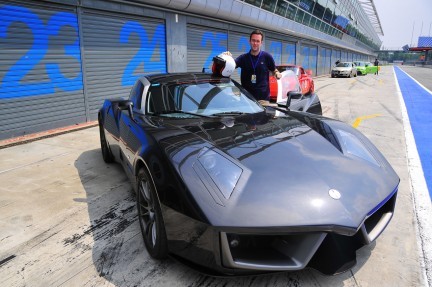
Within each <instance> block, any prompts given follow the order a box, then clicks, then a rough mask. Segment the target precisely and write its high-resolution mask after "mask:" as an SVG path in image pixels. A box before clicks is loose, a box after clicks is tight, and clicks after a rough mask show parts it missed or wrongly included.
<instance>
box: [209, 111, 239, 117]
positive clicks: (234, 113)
mask: <svg viewBox="0 0 432 287" xmlns="http://www.w3.org/2000/svg"><path fill="white" fill-rule="evenodd" d="M245 114H247V113H244V112H239V111H230V112H220V113H214V114H212V116H241V115H245Z"/></svg>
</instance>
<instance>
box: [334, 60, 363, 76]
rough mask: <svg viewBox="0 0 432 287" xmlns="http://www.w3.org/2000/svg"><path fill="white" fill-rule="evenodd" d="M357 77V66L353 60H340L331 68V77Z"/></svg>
mask: <svg viewBox="0 0 432 287" xmlns="http://www.w3.org/2000/svg"><path fill="white" fill-rule="evenodd" d="M352 76H354V77H357V68H356V65H355V64H354V63H353V62H340V63H339V64H337V65H336V66H335V67H333V68H332V70H331V77H332V78H334V77H347V78H351V77H352Z"/></svg>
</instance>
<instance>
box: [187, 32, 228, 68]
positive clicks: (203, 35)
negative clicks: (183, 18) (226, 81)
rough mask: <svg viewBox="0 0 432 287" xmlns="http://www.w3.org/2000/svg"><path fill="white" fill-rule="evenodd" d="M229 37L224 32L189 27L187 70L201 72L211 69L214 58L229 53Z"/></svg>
mask: <svg viewBox="0 0 432 287" xmlns="http://www.w3.org/2000/svg"><path fill="white" fill-rule="evenodd" d="M227 43H228V35H227V32H226V31H224V30H216V29H211V28H207V27H200V26H195V25H188V27H187V46H188V49H187V57H188V59H187V70H188V72H201V71H202V69H203V68H206V69H211V65H212V62H213V57H214V56H217V55H219V54H220V53H222V52H225V51H227V50H228V49H227V47H228V45H227Z"/></svg>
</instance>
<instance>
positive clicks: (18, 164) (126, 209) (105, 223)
mask: <svg viewBox="0 0 432 287" xmlns="http://www.w3.org/2000/svg"><path fill="white" fill-rule="evenodd" d="M403 69H404V70H405V69H406V71H407V73H409V74H410V75H413V73H414V72H418V71H417V69H420V68H416V67H414V68H413V70H412V71H408V68H406V67H403ZM419 73H420V74H421V75H423V73H424V72H419ZM431 79H432V77H429V78H426V80H428V81H431ZM396 82H397V80H396V76H395V73H394V71H393V67H383V68H382V70H381V72H380V74H379V75H378V76H375V75H367V76H362V77H360V76H359V77H356V78H351V79H345V78H335V79H332V78H330V77H319V78H316V80H315V86H316V89H317V93H318V95H320V98H321V100H322V103H323V111H324V115H325V116H328V117H331V118H336V119H338V120H341V121H343V122H346V123H347V124H351V125H353V126H354V125H355V126H356V128H357V129H358V130H360V131H361V132H362V133H364V134H365V135H366V136H367V137H368V138H369V139H370V140H371V141H372V142H373V143H374V144H375V145H376V146H377V147H378V149H379V150H381V152H382V153H383V154H384V155H385V157H386V158H387V160H388V161H389V162H390V164H391V165H392V166H393V168H394V169H395V171H396V172H397V174H398V175H399V177H400V179H401V182H400V185H399V191H398V199H397V202H396V210H395V214H394V216H393V219H392V221H391V222H390V224H389V225H388V227H387V229H386V230H385V231H384V233H383V234H382V235H381V236H380V237H379V238H378V239H377V240H376V241H375V242H373V243H372V244H371V245H370V246H366V247H364V248H361V249H360V250H359V251H358V252H357V261H358V263H357V265H356V266H355V267H353V268H352V269H350V270H349V271H347V272H345V273H342V274H339V275H336V276H324V275H322V274H320V273H319V272H317V271H315V270H311V269H305V270H302V271H296V272H282V273H277V274H269V275H265V276H246V277H235V278H219V277H209V276H206V275H204V274H201V273H198V272H196V271H195V270H193V269H190V268H189V267H187V266H184V265H183V264H181V263H178V262H177V261H175V260H173V259H168V260H165V261H157V260H153V259H151V258H150V257H149V255H148V254H147V252H146V250H145V248H144V244H143V241H142V238H141V234H140V230H139V224H138V221H137V212H136V207H135V198H134V195H133V193H132V187H131V186H130V184H129V182H128V180H127V178H126V176H125V174H124V172H123V171H122V169H121V167H120V166H119V165H117V164H110V165H108V164H105V163H104V162H103V160H102V157H101V152H100V145H99V135H98V129H97V128H96V127H91V128H87V129H83V130H79V131H74V132H70V133H65V134H62V135H58V136H54V137H49V138H44V139H41V140H37V141H32V142H28V143H25V144H20V145H14V146H11V147H8V148H3V149H0V182H2V184H1V185H0V286H170V287H175V286H432V285H431V281H430V272H431V264H430V250H431V246H432V244H431V242H430V241H428V240H430V237H428V234H427V233H428V230H430V222H429V223H428V222H427V220H426V222H425V221H424V220H423V219H422V218H421V217H422V216H423V215H424V214H426V217H428V218H431V213H427V212H429V211H428V209H427V208H428V206H427V204H426V203H424V202H423V203H424V204H425V205H424V206H421V207H420V208H419V202H418V200H419V199H418V196H417V191H418V187H417V185H418V184H419V183H420V184H421V180H423V182H425V179H424V177H422V174H420V172H418V168H419V164H416V162H415V156H412V157H411V155H410V150H411V148H410V147H409V146H410V145H409V142H410V140H409V138H408V137H409V135H410V133H409V132H410V131H409V130H407V129H406V128H405V126H404V125H405V124H406V122H407V118H408V116H407V117H404V115H403V110H404V109H403V108H404V107H403V106H402V105H401V101H400V99H401V98H402V96H400V95H401V92H400V90H402V89H400V90H399V85H398V84H397V83H396ZM423 85H425V86H427V85H426V84H423ZM407 110H408V109H407ZM429 118H430V116H429ZM408 123H409V121H408ZM411 137H412V138H414V137H413V135H412V134H411ZM411 151H412V150H411ZM417 157H418V155H417ZM416 170H417V171H416ZM415 176H417V177H420V179H415V178H414V177H415ZM269 180H271V179H269ZM422 190H423V191H424V189H422ZM420 191H421V190H420ZM420 193H421V192H419V194H420ZM426 195H427V196H428V193H426ZM427 203H429V206H430V200H429V201H428V202H427ZM422 212H423V213H422ZM428 228H429V229H428ZM425 233H426V234H425ZM429 234H431V233H429ZM429 236H430V235H429ZM428 280H429V281H428Z"/></svg>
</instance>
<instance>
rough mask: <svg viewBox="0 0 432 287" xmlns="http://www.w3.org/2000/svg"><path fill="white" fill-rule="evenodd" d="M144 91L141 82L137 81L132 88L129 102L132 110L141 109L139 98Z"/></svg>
mask: <svg viewBox="0 0 432 287" xmlns="http://www.w3.org/2000/svg"><path fill="white" fill-rule="evenodd" d="M143 91H144V85H143V84H142V83H141V81H138V82H137V83H136V84H135V86H134V87H133V88H132V90H131V93H130V96H129V100H130V101H131V102H132V103H133V106H134V108H136V109H138V110H140V109H141V97H142V94H143Z"/></svg>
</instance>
